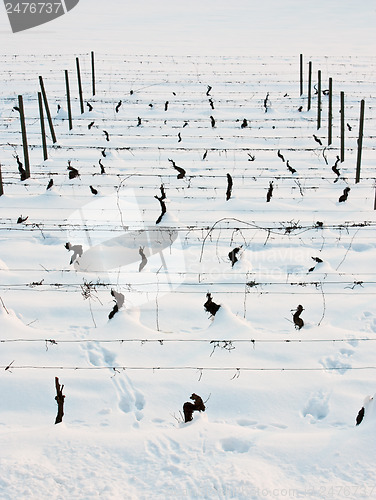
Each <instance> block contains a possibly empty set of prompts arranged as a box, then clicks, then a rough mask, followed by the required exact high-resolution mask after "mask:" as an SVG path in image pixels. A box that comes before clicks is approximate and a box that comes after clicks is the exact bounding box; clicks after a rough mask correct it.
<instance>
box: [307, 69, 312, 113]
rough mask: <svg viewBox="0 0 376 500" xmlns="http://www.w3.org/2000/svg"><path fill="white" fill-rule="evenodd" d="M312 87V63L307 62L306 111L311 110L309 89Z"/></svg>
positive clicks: (310, 90)
mask: <svg viewBox="0 0 376 500" xmlns="http://www.w3.org/2000/svg"><path fill="white" fill-rule="evenodd" d="M311 86H312V62H311V61H309V63H308V108H307V111H309V110H310V109H311V92H312V89H311Z"/></svg>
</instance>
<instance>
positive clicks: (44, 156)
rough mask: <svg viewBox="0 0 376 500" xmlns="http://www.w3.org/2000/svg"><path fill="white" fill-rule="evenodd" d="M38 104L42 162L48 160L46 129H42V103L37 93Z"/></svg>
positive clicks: (39, 94)
mask: <svg viewBox="0 0 376 500" xmlns="http://www.w3.org/2000/svg"><path fill="white" fill-rule="evenodd" d="M38 103H39V118H40V131H41V134H42V147H43V160H44V161H46V160H47V159H48V155H47V144H46V129H45V127H44V114H43V102H42V94H41V92H38Z"/></svg>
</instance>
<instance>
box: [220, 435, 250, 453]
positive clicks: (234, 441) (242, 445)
mask: <svg viewBox="0 0 376 500" xmlns="http://www.w3.org/2000/svg"><path fill="white" fill-rule="evenodd" d="M221 446H222V449H223V451H230V452H233V453H247V452H248V450H249V449H250V447H251V446H252V443H250V442H248V441H245V440H244V439H239V438H236V437H228V438H225V439H221Z"/></svg>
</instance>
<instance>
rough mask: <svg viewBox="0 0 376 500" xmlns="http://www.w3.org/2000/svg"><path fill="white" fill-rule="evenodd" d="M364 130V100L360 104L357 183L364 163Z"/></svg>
mask: <svg viewBox="0 0 376 500" xmlns="http://www.w3.org/2000/svg"><path fill="white" fill-rule="evenodd" d="M363 128H364V99H362V100H361V102H360V119H359V137H358V158H357V162H356V178H355V182H356V183H358V182H359V181H360V165H361V162H362V146H363Z"/></svg>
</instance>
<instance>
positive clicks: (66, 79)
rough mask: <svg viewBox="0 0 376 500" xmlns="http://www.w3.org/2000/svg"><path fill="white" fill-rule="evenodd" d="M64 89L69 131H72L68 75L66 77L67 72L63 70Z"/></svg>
mask: <svg viewBox="0 0 376 500" xmlns="http://www.w3.org/2000/svg"><path fill="white" fill-rule="evenodd" d="M65 89H66V93H67V110H68V123H69V130H72V128H73V123H72V108H71V100H70V89H69V75H68V71H67V70H65Z"/></svg>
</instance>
